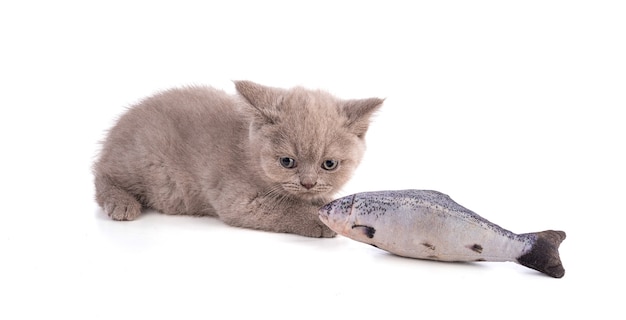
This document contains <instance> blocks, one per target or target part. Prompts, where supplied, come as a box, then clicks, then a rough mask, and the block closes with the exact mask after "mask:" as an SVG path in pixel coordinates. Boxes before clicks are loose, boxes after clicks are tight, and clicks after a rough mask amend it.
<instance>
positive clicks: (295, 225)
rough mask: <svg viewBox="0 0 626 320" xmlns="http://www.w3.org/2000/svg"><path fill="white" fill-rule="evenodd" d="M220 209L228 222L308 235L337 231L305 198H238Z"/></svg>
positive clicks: (323, 234) (333, 234) (220, 213)
mask: <svg viewBox="0 0 626 320" xmlns="http://www.w3.org/2000/svg"><path fill="white" fill-rule="evenodd" d="M231 203H233V204H237V203H239V204H240V205H230V206H228V207H227V208H226V207H225V208H222V209H223V210H220V211H219V217H220V219H221V220H222V221H224V222H225V223H227V224H229V225H232V226H236V227H243V228H251V229H259V230H265V231H272V232H282V233H294V234H298V235H302V236H306V237H315V238H331V237H334V236H335V235H336V233H335V232H334V231H332V230H330V229H329V228H328V227H327V226H326V225H324V224H323V223H322V222H321V221H320V220H319V218H318V213H317V212H318V209H319V206H317V205H314V204H312V203H311V202H307V201H302V200H283V201H280V202H278V203H276V201H275V198H269V199H268V198H264V197H258V196H257V197H254V198H253V199H250V198H248V199H247V200H246V199H241V198H239V199H237V200H236V201H232V202H231Z"/></svg>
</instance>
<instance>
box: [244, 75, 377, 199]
mask: <svg viewBox="0 0 626 320" xmlns="http://www.w3.org/2000/svg"><path fill="white" fill-rule="evenodd" d="M235 85H236V87H237V91H238V92H239V94H240V95H241V96H242V97H243V98H244V99H245V101H246V102H247V103H246V106H244V109H245V110H246V112H247V113H248V114H249V115H250V116H251V121H250V136H249V137H250V145H251V148H252V150H251V151H252V154H253V155H254V157H255V159H258V161H260V162H259V164H260V167H261V168H262V173H261V175H262V176H263V177H264V178H266V182H268V183H269V184H270V185H271V186H273V187H275V188H276V190H280V191H281V192H282V191H286V192H287V193H288V194H291V195H294V196H297V197H301V198H305V199H327V198H329V197H330V196H332V194H333V193H335V192H336V191H338V189H339V188H341V186H343V185H344V184H345V183H346V182H347V181H348V179H349V178H350V176H351V174H352V172H353V171H354V169H355V168H356V167H357V165H358V164H359V162H360V161H361V158H362V157H363V152H364V151H365V141H364V139H365V133H366V132H367V128H368V126H369V122H370V117H371V116H372V114H373V113H374V112H375V111H376V110H377V109H378V108H379V107H380V106H381V104H382V103H383V100H382V99H378V98H370V99H363V100H340V99H337V98H335V97H333V96H332V95H330V94H329V93H326V92H323V91H312V90H307V89H304V88H301V87H296V88H293V89H289V90H285V89H278V88H271V87H265V86H261V85H259V84H256V83H253V82H249V81H236V82H235Z"/></svg>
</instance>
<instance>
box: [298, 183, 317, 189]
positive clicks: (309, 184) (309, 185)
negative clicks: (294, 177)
mask: <svg viewBox="0 0 626 320" xmlns="http://www.w3.org/2000/svg"><path fill="white" fill-rule="evenodd" d="M300 184H301V185H302V186H303V187H304V188H306V189H307V190H310V189H311V188H313V187H315V185H316V184H317V182H310V181H300Z"/></svg>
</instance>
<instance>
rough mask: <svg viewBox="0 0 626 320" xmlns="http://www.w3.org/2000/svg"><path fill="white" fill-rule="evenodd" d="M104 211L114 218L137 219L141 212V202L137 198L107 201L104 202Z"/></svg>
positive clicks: (119, 219)
mask: <svg viewBox="0 0 626 320" xmlns="http://www.w3.org/2000/svg"><path fill="white" fill-rule="evenodd" d="M104 212H106V214H107V215H109V217H111V219H113V220H117V221H129V220H135V218H137V216H139V214H140V213H141V204H139V202H137V200H135V199H128V200H124V201H107V202H105V203H104Z"/></svg>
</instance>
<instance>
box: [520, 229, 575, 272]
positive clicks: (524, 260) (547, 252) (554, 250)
mask: <svg viewBox="0 0 626 320" xmlns="http://www.w3.org/2000/svg"><path fill="white" fill-rule="evenodd" d="M530 235H535V236H536V237H537V240H535V243H534V244H533V246H532V248H531V249H530V250H529V251H528V252H527V253H526V254H524V255H522V256H521V257H519V258H517V261H518V262H519V263H520V264H521V265H524V266H526V267H529V268H532V269H535V270H537V271H539V272H543V273H545V274H547V275H549V276H551V277H554V278H561V277H563V276H564V275H565V269H564V268H563V264H562V263H561V258H560V257H559V246H560V245H561V242H562V241H563V240H565V232H563V231H554V230H548V231H543V232H538V233H531V234H530Z"/></svg>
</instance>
